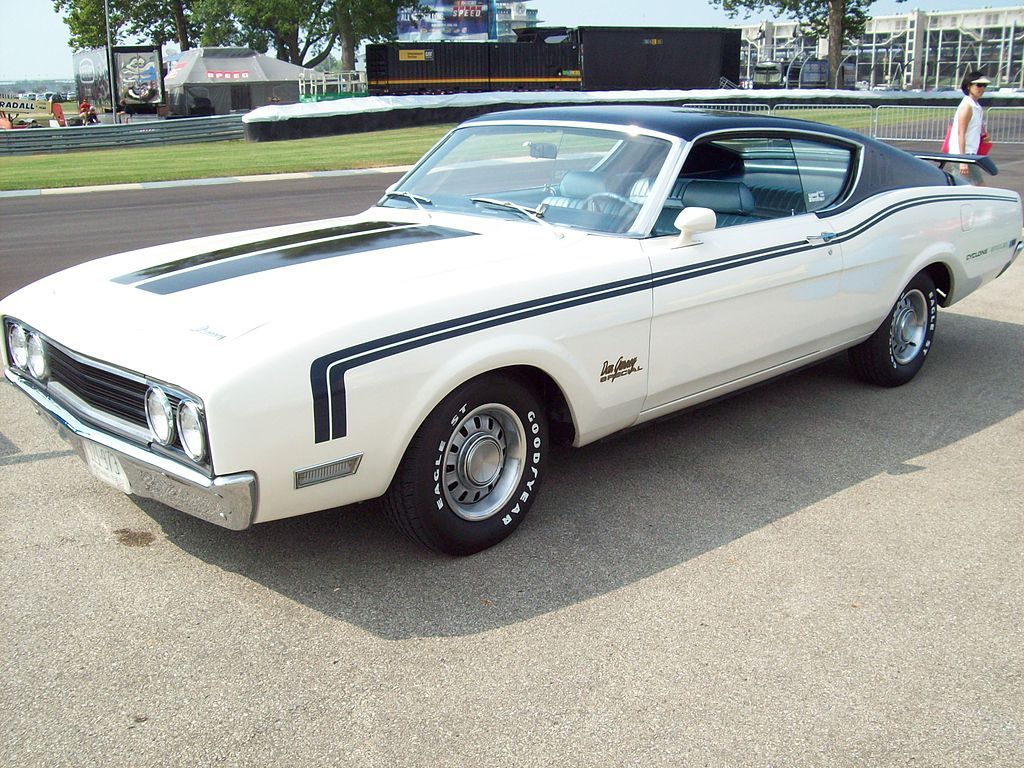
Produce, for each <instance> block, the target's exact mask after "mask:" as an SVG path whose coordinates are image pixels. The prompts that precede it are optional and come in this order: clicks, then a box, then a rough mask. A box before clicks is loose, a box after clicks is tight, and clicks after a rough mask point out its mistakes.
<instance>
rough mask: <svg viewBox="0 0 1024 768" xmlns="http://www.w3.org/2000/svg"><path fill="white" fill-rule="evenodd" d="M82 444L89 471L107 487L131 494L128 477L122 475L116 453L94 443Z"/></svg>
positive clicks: (85, 442)
mask: <svg viewBox="0 0 1024 768" xmlns="http://www.w3.org/2000/svg"><path fill="white" fill-rule="evenodd" d="M82 444H83V445H84V446H85V461H86V463H87V464H88V465H89V471H91V472H92V473H93V474H94V475H95V476H96V477H98V478H99V479H100V480H102V481H103V482H105V483H107V484H108V485H112V486H114V487H115V488H119V489H120V490H122V491H124V492H125V493H131V492H132V486H131V484H130V483H129V482H128V476H127V475H126V474H125V473H124V469H123V468H122V467H121V461H120V460H119V459H118V458H117V454H116V453H114V452H113V451H111V450H110V449H109V448H104V447H103V446H102V445H97V444H96V443H90V442H88V441H84V442H83V443H82Z"/></svg>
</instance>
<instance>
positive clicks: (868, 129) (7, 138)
mask: <svg viewBox="0 0 1024 768" xmlns="http://www.w3.org/2000/svg"><path fill="white" fill-rule="evenodd" d="M684 106H686V107H693V108H703V109H716V110H721V111H727V112H748V113H758V114H767V113H770V114H773V115H778V116H780V117H793V118H799V119H802V120H812V121H816V122H823V123H828V124H830V125H837V126H840V127H843V128H847V129H849V130H851V131H856V132H858V133H862V134H864V135H865V136H871V137H873V138H876V139H881V140H882V141H919V142H938V143H941V142H942V140H943V139H944V138H945V136H946V130H947V129H948V128H949V124H950V122H951V121H952V119H953V115H954V113H955V112H956V107H955V106H948V107H917V106H887V105H881V106H877V107H872V106H868V105H863V104H815V105H809V104H808V105H805V104H776V105H775V106H770V105H768V104H758V103H749V102H743V101H734V102H720V103H710V102H692V103H689V104H685V105H684ZM985 127H986V129H987V130H988V134H989V136H990V137H991V139H992V141H993V143H995V144H997V145H998V144H1024V107H989V108H988V109H986V110H985ZM243 137H244V131H243V127H242V115H224V116H220V117H196V118H185V119H180V120H154V121H147V122H139V123H135V124H128V125H100V126H89V127H77V128H29V129H22V130H8V131H4V130H0V155H16V154H41V153H48V152H67V151H69V150H74V149H100V148H111V147H124V146H132V145H139V144H182V143H193V142H201V141H223V140H226V139H241V138H243Z"/></svg>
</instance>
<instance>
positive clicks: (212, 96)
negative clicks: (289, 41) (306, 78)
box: [164, 48, 305, 116]
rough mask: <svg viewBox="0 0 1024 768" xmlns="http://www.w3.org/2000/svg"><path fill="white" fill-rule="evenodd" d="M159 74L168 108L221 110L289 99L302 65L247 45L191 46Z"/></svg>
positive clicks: (294, 95) (188, 112)
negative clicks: (255, 49) (236, 46)
mask: <svg viewBox="0 0 1024 768" xmlns="http://www.w3.org/2000/svg"><path fill="white" fill-rule="evenodd" d="M169 63H170V69H169V71H168V73H167V75H166V76H165V77H164V87H165V88H166V90H167V101H168V106H169V108H170V112H171V113H172V114H175V115H193V116H198V115H226V114H228V113H229V112H238V111H243V112H248V111H249V110H251V109H255V108H256V107H262V106H264V105H266V104H295V103H296V102H298V100H299V76H300V74H301V73H302V72H304V71H305V69H304V68H303V67H300V66H297V65H295V64H289V63H288V62H286V61H280V60H279V59H275V58H274V57H272V56H267V55H266V54H263V53H256V51H254V50H252V49H251V48H193V49H191V50H188V51H184V52H183V53H181V54H180V55H179V56H178V57H176V58H175V59H174V60H173V61H170V62H169Z"/></svg>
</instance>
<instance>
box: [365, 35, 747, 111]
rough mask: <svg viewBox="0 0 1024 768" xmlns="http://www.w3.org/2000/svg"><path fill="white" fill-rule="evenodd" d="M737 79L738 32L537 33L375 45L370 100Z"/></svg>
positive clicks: (369, 52)
mask: <svg viewBox="0 0 1024 768" xmlns="http://www.w3.org/2000/svg"><path fill="white" fill-rule="evenodd" d="M739 73H740V32H739V30H736V29H713V28H676V27H572V28H569V27H540V28H533V29H528V30H522V31H521V32H519V36H518V39H517V40H516V42H514V43H493V42H452V41H444V42H434V43H378V44H372V45H368V46H367V48H366V76H367V84H368V88H369V92H370V95H372V96H387V95H402V94H413V93H468V92H476V91H564V90H573V91H580V90H585V91H604V90H645V89H688V88H718V87H720V86H721V84H722V81H723V79H725V80H728V81H730V82H731V83H736V82H738V81H739Z"/></svg>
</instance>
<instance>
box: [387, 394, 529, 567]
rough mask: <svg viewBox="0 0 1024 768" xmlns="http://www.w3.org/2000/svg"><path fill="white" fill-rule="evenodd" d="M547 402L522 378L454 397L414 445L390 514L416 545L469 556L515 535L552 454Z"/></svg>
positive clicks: (394, 487) (392, 492)
mask: <svg viewBox="0 0 1024 768" xmlns="http://www.w3.org/2000/svg"><path fill="white" fill-rule="evenodd" d="M547 444H548V426H547V418H546V416H545V412H544V409H543V407H542V403H541V402H540V400H539V399H538V398H537V396H536V395H535V394H534V392H533V390H532V389H530V388H529V387H528V386H526V385H525V384H523V383H520V382H519V381H518V380H516V379H512V378H503V377H499V376H485V377H481V378H477V379H473V380H472V381H469V382H467V383H466V384H464V385H463V386H461V387H459V388H458V389H457V390H455V391H454V392H452V393H451V394H450V395H448V397H446V398H445V399H444V400H443V401H441V403H440V404H439V405H438V406H437V407H436V408H435V409H434V410H433V411H432V412H431V413H430V415H429V416H428V417H427V419H426V421H424V422H423V424H422V426H421V427H420V429H419V431H418V432H417V433H416V436H415V437H414V438H413V440H412V442H411V443H410V445H409V448H408V450H407V451H406V454H405V456H404V458H403V459H402V464H401V465H400V466H399V469H398V473H397V474H396V476H395V479H394V480H393V481H392V483H391V487H390V488H389V489H388V491H387V493H386V494H385V496H384V507H385V508H386V509H387V511H388V514H389V515H390V517H391V518H392V520H394V521H395V523H396V524H397V525H398V527H399V528H400V529H401V530H402V531H403V532H404V533H405V534H407V535H408V536H410V537H411V538H412V539H414V540H415V541H418V542H420V543H421V544H424V545H426V546H428V547H430V548H431V549H435V550H437V551H439V552H444V553H446V554H449V555H471V554H473V553H475V552H479V551H481V550H483V549H486V548H487V547H491V546H494V545H495V544H497V543H498V542H500V541H502V540H503V539H504V538H506V537H507V536H508V535H509V534H511V533H512V531H514V530H515V529H516V527H517V526H518V525H519V523H520V522H521V521H522V519H523V517H524V516H525V515H526V513H527V511H528V510H529V509H530V507H531V506H532V505H533V500H534V498H535V497H536V495H537V492H538V490H539V488H540V481H541V476H542V473H543V465H544V458H545V455H546V453H547Z"/></svg>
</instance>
